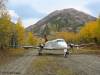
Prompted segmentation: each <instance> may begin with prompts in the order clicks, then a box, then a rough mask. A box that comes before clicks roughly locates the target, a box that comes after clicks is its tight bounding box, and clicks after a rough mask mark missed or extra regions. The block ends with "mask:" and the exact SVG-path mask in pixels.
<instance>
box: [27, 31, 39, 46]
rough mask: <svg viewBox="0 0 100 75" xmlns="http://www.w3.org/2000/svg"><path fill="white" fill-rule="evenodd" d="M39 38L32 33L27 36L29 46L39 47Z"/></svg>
mask: <svg viewBox="0 0 100 75" xmlns="http://www.w3.org/2000/svg"><path fill="white" fill-rule="evenodd" d="M38 43H39V37H37V36H35V35H34V34H33V33H32V32H28V34H27V44H28V45H34V46H36V45H38Z"/></svg>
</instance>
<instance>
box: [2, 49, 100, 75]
mask: <svg viewBox="0 0 100 75" xmlns="http://www.w3.org/2000/svg"><path fill="white" fill-rule="evenodd" d="M40 57H43V58H44V59H45V57H46V58H48V59H49V58H50V59H51V58H52V59H54V61H55V62H57V64H60V65H61V66H62V67H67V68H69V69H71V70H72V72H73V73H74V75H100V57H98V56H96V55H85V54H81V55H70V56H68V57H67V58H64V57H63V53H61V54H57V53H53V54H52V52H51V54H44V55H43V56H37V55H36V51H35V52H34V51H33V50H30V51H29V52H28V53H25V54H23V55H22V56H19V58H17V59H16V60H14V61H12V62H10V63H7V64H5V65H2V66H0V75H27V73H28V75H34V74H32V71H34V69H35V68H34V67H33V68H32V66H31V65H32V63H33V62H35V61H34V60H35V59H39V58H40ZM41 60H42V59H41ZM30 72H31V73H30ZM65 75H66V74H65Z"/></svg>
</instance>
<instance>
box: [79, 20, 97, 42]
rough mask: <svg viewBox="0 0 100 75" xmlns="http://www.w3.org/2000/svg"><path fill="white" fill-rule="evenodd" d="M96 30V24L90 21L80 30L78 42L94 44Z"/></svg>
mask: <svg viewBox="0 0 100 75" xmlns="http://www.w3.org/2000/svg"><path fill="white" fill-rule="evenodd" d="M96 28H97V22H96V21H91V22H88V23H86V24H85V26H84V27H83V28H82V29H81V30H80V32H79V34H78V35H79V37H80V40H81V41H82V40H83V41H84V42H94V41H95V37H96V33H95V31H96Z"/></svg>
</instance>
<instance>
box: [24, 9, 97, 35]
mask: <svg viewBox="0 0 100 75" xmlns="http://www.w3.org/2000/svg"><path fill="white" fill-rule="evenodd" d="M93 20H96V17H93V16H91V15H88V14H86V13H84V12H81V11H78V10H76V9H73V8H69V9H63V10H56V11H54V12H52V13H50V14H49V15H47V16H46V17H44V18H43V19H41V20H39V21H38V22H37V23H36V24H34V25H31V26H29V27H27V28H26V30H27V31H32V32H35V33H37V34H43V33H44V32H46V30H45V29H46V28H48V29H47V30H48V31H47V32H48V33H51V32H55V31H70V32H78V31H79V30H80V28H81V27H82V26H84V24H85V23H87V22H89V21H93Z"/></svg>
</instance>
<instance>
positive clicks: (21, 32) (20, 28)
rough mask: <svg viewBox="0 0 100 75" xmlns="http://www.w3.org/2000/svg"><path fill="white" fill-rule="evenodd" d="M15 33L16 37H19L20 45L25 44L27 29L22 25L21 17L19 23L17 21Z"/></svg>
mask: <svg viewBox="0 0 100 75" xmlns="http://www.w3.org/2000/svg"><path fill="white" fill-rule="evenodd" d="M15 32H16V33H15V34H16V38H17V43H18V45H19V46H21V45H23V44H24V38H25V29H24V27H23V25H22V21H21V19H20V18H19V19H18V21H17V23H16V26H15Z"/></svg>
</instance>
